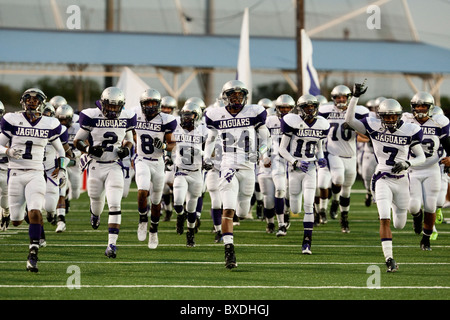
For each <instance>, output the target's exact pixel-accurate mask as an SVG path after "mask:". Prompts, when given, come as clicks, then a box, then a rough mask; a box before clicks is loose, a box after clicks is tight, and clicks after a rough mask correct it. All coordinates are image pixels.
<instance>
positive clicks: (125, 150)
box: [117, 147, 130, 159]
mask: <svg viewBox="0 0 450 320" xmlns="http://www.w3.org/2000/svg"><path fill="white" fill-rule="evenodd" d="M129 154H130V149H128V148H127V147H118V148H117V155H118V156H119V158H120V159H123V158H125V157H127V156H128V155H129Z"/></svg>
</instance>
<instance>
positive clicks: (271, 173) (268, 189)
mask: <svg viewBox="0 0 450 320" xmlns="http://www.w3.org/2000/svg"><path fill="white" fill-rule="evenodd" d="M266 127H267V129H268V130H269V132H270V137H271V146H270V149H269V152H270V162H271V166H270V168H266V167H265V166H264V163H263V161H262V160H260V161H259V162H260V163H259V172H258V182H259V186H260V188H261V193H262V194H263V196H264V197H263V201H264V217H266V219H267V229H266V231H267V232H271V230H273V227H274V219H273V218H274V216H275V215H276V216H277V221H278V226H279V228H278V232H277V236H283V235H286V222H285V221H284V201H285V197H286V189H287V173H286V160H285V159H284V158H283V157H281V156H280V155H279V147H280V142H281V137H282V133H281V128H280V118H279V117H278V115H276V114H275V115H271V116H268V117H267V119H266Z"/></svg>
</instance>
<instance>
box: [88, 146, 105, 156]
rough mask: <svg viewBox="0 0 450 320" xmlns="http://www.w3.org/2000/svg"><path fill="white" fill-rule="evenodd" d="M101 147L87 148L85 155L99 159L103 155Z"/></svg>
mask: <svg viewBox="0 0 450 320" xmlns="http://www.w3.org/2000/svg"><path fill="white" fill-rule="evenodd" d="M103 151H104V149H103V147H102V146H89V147H87V153H88V154H90V155H91V156H94V157H98V158H100V157H101V156H102V155H103Z"/></svg>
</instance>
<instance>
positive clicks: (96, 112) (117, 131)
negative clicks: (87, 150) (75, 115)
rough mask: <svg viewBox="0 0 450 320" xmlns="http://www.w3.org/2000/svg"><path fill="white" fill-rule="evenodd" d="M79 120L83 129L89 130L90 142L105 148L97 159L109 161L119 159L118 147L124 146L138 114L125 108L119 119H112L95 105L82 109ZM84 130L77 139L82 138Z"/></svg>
mask: <svg viewBox="0 0 450 320" xmlns="http://www.w3.org/2000/svg"><path fill="white" fill-rule="evenodd" d="M78 122H79V124H80V128H81V129H83V130H86V131H87V132H89V137H88V140H89V144H90V145H91V146H98V145H101V146H102V147H103V148H104V152H103V154H102V156H101V157H100V158H98V159H97V160H99V161H106V162H109V161H114V160H117V159H119V156H118V155H117V148H119V147H121V146H122V141H123V139H124V138H125V135H126V132H127V131H130V130H133V129H134V128H135V126H136V114H135V113H134V112H133V111H131V110H127V109H123V110H122V112H121V113H120V115H119V118H118V119H113V120H110V119H108V118H106V117H105V116H104V115H103V113H102V111H101V110H100V109H99V108H98V107H95V108H89V109H84V110H83V111H81V112H80V117H79V120H78ZM83 130H79V131H78V133H77V135H76V136H75V139H79V138H82V136H83V135H84V133H83V132H82V131H83ZM80 134H81V135H82V136H80ZM82 140H84V139H83V138H82Z"/></svg>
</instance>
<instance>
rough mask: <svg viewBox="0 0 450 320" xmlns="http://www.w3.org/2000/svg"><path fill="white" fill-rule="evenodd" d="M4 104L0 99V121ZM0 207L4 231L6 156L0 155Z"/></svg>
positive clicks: (6, 228) (6, 222)
mask: <svg viewBox="0 0 450 320" xmlns="http://www.w3.org/2000/svg"><path fill="white" fill-rule="evenodd" d="M5 112H6V110H5V105H4V104H3V102H1V101H0V122H1V118H2V117H3V115H4V114H5ZM0 189H1V193H0V197H1V198H0V207H1V212H2V214H1V224H0V231H6V230H8V227H9V222H10V218H9V204H8V156H7V155H6V154H4V155H3V154H2V155H0Z"/></svg>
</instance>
